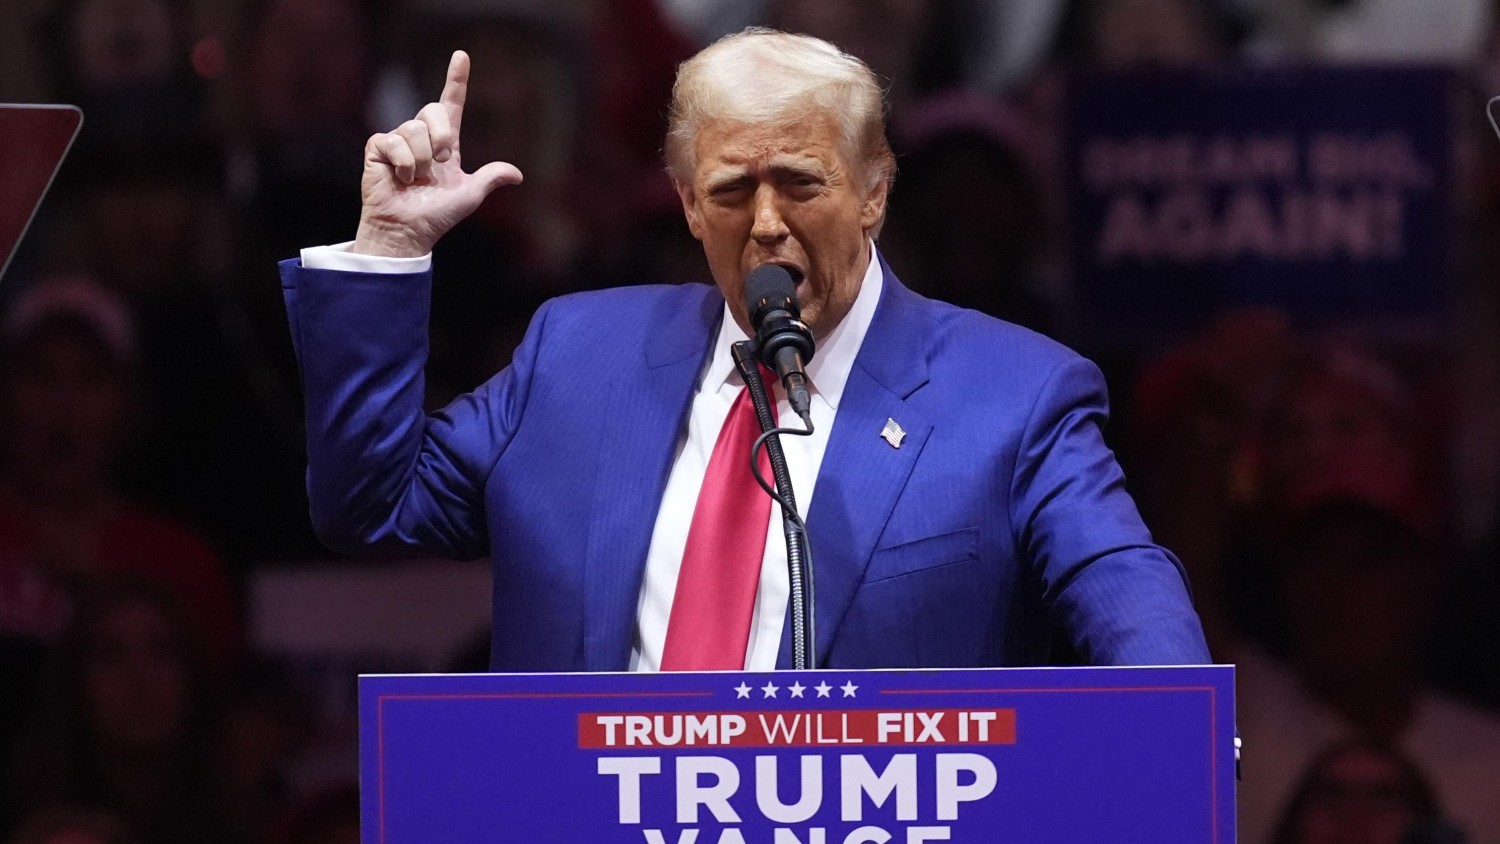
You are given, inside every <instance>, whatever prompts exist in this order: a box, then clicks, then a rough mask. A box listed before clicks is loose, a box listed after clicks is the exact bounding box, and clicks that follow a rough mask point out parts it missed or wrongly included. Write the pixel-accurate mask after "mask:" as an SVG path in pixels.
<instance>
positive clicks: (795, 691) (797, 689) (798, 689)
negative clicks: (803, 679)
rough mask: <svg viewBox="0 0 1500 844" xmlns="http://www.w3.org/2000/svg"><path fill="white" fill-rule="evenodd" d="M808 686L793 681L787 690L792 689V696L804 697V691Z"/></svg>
mask: <svg viewBox="0 0 1500 844" xmlns="http://www.w3.org/2000/svg"><path fill="white" fill-rule="evenodd" d="M806 688H807V687H806V686H804V685H802V684H801V683H793V684H791V685H790V686H787V691H790V692H791V693H792V697H802V691H803V690H804V689H806Z"/></svg>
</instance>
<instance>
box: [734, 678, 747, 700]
mask: <svg viewBox="0 0 1500 844" xmlns="http://www.w3.org/2000/svg"><path fill="white" fill-rule="evenodd" d="M749 696H750V687H749V686H747V685H745V681H743V680H741V681H740V684H739V685H738V686H735V687H734V697H735V700H738V699H740V698H742V697H749Z"/></svg>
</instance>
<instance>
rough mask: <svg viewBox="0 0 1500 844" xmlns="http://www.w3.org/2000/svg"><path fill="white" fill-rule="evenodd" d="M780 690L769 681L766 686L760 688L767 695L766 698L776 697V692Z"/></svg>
mask: <svg viewBox="0 0 1500 844" xmlns="http://www.w3.org/2000/svg"><path fill="white" fill-rule="evenodd" d="M779 688H781V687H780V686H778V685H776V684H775V683H772V682H771V681H770V680H767V681H766V684H765V685H764V686H761V687H760V690H761V691H763V692H765V693H766V697H776V690H777V689H779Z"/></svg>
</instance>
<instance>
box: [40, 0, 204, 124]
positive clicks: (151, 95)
mask: <svg viewBox="0 0 1500 844" xmlns="http://www.w3.org/2000/svg"><path fill="white" fill-rule="evenodd" d="M190 10H191V6H190V5H189V3H188V2H186V0H61V2H58V3H56V4H55V5H54V6H53V9H52V15H51V17H50V19H49V20H48V21H47V23H46V34H47V38H46V39H45V41H44V43H45V44H46V48H45V49H44V51H43V53H42V55H43V56H44V58H45V60H46V61H48V62H49V63H50V65H51V66H50V72H51V76H52V78H53V79H54V86H53V87H54V93H55V94H56V96H58V97H59V98H60V99H62V100H63V101H65V102H70V103H74V104H76V105H79V106H82V107H83V110H84V112H85V113H86V114H87V115H88V127H89V128H88V129H87V131H86V132H85V134H84V135H83V138H82V140H81V142H82V143H98V142H119V141H125V140H129V141H136V142H139V141H143V140H148V139H149V140H154V139H156V138H158V137H163V136H171V135H175V134H181V133H184V132H191V131H194V130H195V128H196V126H197V125H198V123H199V121H200V120H201V119H202V114H201V108H200V105H201V101H202V99H203V96H202V91H201V90H200V87H199V84H198V80H197V78H196V77H195V76H194V75H193V73H192V70H191V65H190V62H189V58H190V54H191V51H190V49H189V48H188V46H187V45H188V44H189V43H191V38H192V36H193V34H194V33H192V32H191V31H189V30H188V22H189V21H190V20H191V15H190V14H189V12H190Z"/></svg>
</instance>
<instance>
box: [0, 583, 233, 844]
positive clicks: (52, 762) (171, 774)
mask: <svg viewBox="0 0 1500 844" xmlns="http://www.w3.org/2000/svg"><path fill="white" fill-rule="evenodd" d="M195 644H196V642H195V641H194V637H193V635H192V633H191V632H190V629H189V628H188V626H187V625H186V623H185V621H184V618H183V616H182V614H181V613H180V611H179V609H178V602H177V601H174V600H173V599H172V598H171V597H170V596H169V595H167V594H166V593H164V592H162V591H161V590H159V589H156V588H154V587H152V586H151V585H149V584H146V583H142V582H139V581H129V580H121V581H112V582H109V583H105V584H101V585H100V586H99V587H98V588H96V589H94V590H92V591H91V592H90V593H89V594H88V595H87V596H85V600H84V601H83V602H82V603H81V604H80V606H79V608H78V613H77V615H76V617H75V619H74V622H73V624H72V626H71V628H70V630H69V633H68V636H67V638H66V640H65V642H64V644H63V647H62V649H61V651H60V653H59V655H58V659H57V660H56V661H55V663H54V664H53V666H52V671H51V673H50V674H49V678H48V682H47V685H46V687H45V688H44V689H43V694H42V695H41V697H39V699H38V704H37V706H36V707H35V709H34V711H33V713H32V722H31V725H30V727H29V728H28V730H27V731H26V733H25V734H24V736H23V741H22V743H21V744H20V745H19V746H18V747H17V750H16V753H15V754H14V755H13V758H12V759H11V763H12V764H11V768H10V771H9V775H10V778H9V783H8V789H7V793H6V797H7V798H8V802H9V804H10V806H11V807H13V809H14V810H15V811H16V812H17V813H19V814H26V813H29V812H31V811H35V810H36V809H38V808H41V807H45V806H49V805H52V804H55V803H58V802H64V803H72V804H79V805H87V806H98V807H100V808H103V809H106V810H108V811H111V812H113V813H115V814H117V815H119V816H120V817H121V818H123V819H125V821H126V822H127V823H129V824H130V825H131V827H132V828H134V829H136V830H137V831H139V832H140V834H141V837H142V839H143V840H145V841H147V842H151V844H178V843H179V842H180V844H202V842H205V841H214V842H232V841H233V840H234V839H233V838H232V837H231V836H230V835H229V834H228V831H227V825H226V823H225V822H224V820H223V818H222V808H221V806H222V802H221V799H220V795H219V794H218V793H217V787H216V784H217V777H216V776H215V772H214V768H213V765H212V750H213V743H214V737H215V730H216V728H217V723H216V720H215V710H214V707H213V701H212V697H211V695H210V693H209V688H208V684H207V683H206V681H205V677H204V674H203V670H202V663H201V661H200V660H199V659H198V657H197V655H196V654H195Z"/></svg>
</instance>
